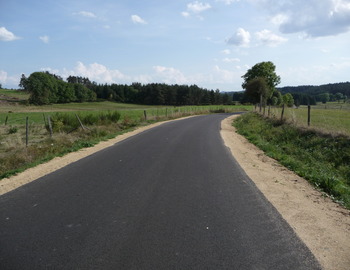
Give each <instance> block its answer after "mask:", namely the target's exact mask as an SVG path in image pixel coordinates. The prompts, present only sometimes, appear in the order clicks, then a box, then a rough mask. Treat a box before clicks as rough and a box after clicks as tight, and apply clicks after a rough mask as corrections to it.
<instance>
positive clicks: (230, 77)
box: [213, 65, 242, 84]
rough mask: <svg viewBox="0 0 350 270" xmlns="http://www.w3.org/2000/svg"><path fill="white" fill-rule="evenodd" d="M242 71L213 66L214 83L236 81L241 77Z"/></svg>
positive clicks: (231, 82)
mask: <svg viewBox="0 0 350 270" xmlns="http://www.w3.org/2000/svg"><path fill="white" fill-rule="evenodd" d="M241 73H242V71H240V70H239V71H232V70H226V69H222V68H220V67H219V66H218V65H215V66H214V67H213V81H214V82H215V83H220V84H221V83H230V84H233V83H237V80H240V79H241V75H242V74H241Z"/></svg>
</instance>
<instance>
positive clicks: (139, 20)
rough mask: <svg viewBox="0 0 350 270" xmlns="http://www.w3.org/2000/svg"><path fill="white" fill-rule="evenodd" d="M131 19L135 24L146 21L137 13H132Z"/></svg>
mask: <svg viewBox="0 0 350 270" xmlns="http://www.w3.org/2000/svg"><path fill="white" fill-rule="evenodd" d="M131 20H132V22H133V23H135V24H147V22H146V21H145V20H144V19H142V18H141V17H140V16H138V15H132V16H131Z"/></svg>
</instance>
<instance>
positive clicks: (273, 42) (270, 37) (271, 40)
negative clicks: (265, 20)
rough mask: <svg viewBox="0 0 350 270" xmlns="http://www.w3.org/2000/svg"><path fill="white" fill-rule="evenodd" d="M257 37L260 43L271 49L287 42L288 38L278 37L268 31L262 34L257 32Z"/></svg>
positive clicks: (263, 31)
mask: <svg viewBox="0 0 350 270" xmlns="http://www.w3.org/2000/svg"><path fill="white" fill-rule="evenodd" d="M255 36H256V38H257V39H258V41H260V42H262V43H263V44H265V45H267V46H270V47H276V46H278V45H279V44H281V43H283V42H286V41H287V39H286V38H284V37H281V36H278V35H276V34H274V33H272V32H271V31H269V30H266V29H265V30H262V31H260V32H257V33H256V34H255Z"/></svg>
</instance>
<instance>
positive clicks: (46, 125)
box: [43, 113, 47, 127]
mask: <svg viewBox="0 0 350 270" xmlns="http://www.w3.org/2000/svg"><path fill="white" fill-rule="evenodd" d="M43 118H44V124H45V127H46V126H47V123H46V118H45V114H44V113H43Z"/></svg>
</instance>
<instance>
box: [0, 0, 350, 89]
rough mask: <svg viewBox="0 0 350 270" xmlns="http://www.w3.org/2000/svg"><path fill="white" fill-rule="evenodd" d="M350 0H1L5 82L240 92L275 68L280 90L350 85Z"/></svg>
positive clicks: (0, 65)
mask: <svg viewBox="0 0 350 270" xmlns="http://www.w3.org/2000/svg"><path fill="white" fill-rule="evenodd" d="M349 48H350V0H293V1H291V0H208V1H205V0H203V1H191V0H187V1H183V0H173V1H170V0H147V1H144V0H114V1H113V0H96V1H93V0H90V1H83V0H55V1H52V0H44V1H43V0H31V1H28V0H0V83H1V84H2V86H3V87H7V88H17V86H18V83H19V79H20V77H21V74H22V73H24V74H25V75H26V76H29V75H30V74H31V73H32V72H35V71H46V70H47V71H50V72H52V73H55V74H58V75H61V76H62V77H64V78H66V77H68V76H69V75H75V76H83V77H89V78H90V80H93V81H96V82H98V83H127V84H130V83H132V82H141V83H151V82H164V83H169V84H175V83H177V84H197V85H198V86H200V87H204V88H207V89H214V90H215V89H220V90H221V91H238V90H241V84H242V78H241V76H242V75H243V74H244V73H245V72H246V71H247V70H248V69H249V68H250V67H252V66H253V65H254V64H256V63H259V62H262V61H272V62H273V63H274V64H275V65H276V72H277V74H278V75H280V76H281V84H280V85H279V86H296V85H320V84H326V83H335V82H344V81H349V80H350V49H349Z"/></svg>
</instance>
